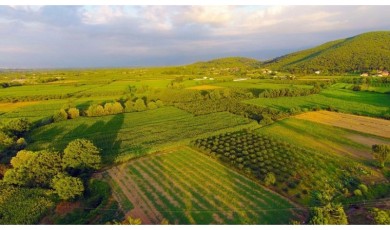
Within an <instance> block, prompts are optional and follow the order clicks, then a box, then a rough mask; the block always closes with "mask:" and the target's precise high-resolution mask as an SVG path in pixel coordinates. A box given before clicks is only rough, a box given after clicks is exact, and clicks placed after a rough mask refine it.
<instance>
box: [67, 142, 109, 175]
mask: <svg viewBox="0 0 390 230" xmlns="http://www.w3.org/2000/svg"><path fill="white" fill-rule="evenodd" d="M100 164H101V157H100V151H99V149H98V148H97V147H96V146H95V145H94V144H93V143H92V142H91V141H89V140H86V139H76V140H74V141H71V142H70V143H69V144H68V145H67V146H66V148H65V150H64V156H63V157H62V166H63V168H65V169H76V170H80V171H81V172H83V171H85V170H96V169H99V168H100Z"/></svg>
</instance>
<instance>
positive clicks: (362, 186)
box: [358, 184, 368, 194]
mask: <svg viewBox="0 0 390 230" xmlns="http://www.w3.org/2000/svg"><path fill="white" fill-rule="evenodd" d="M358 187H359V189H360V191H362V192H363V194H367V192H368V188H367V186H366V185H365V184H360V185H359V186H358Z"/></svg>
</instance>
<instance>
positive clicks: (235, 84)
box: [214, 80, 313, 89]
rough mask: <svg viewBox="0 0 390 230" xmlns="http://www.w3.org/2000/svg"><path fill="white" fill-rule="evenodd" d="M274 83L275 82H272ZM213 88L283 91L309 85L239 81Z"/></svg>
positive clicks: (220, 84)
mask: <svg viewBox="0 0 390 230" xmlns="http://www.w3.org/2000/svg"><path fill="white" fill-rule="evenodd" d="M274 82H275V81H274ZM214 85H215V86H223V87H239V88H251V89H285V88H305V89H311V88H313V86H311V85H294V84H277V83H267V82H262V81H258V80H253V81H249V80H248V81H239V82H222V83H216V84H214Z"/></svg>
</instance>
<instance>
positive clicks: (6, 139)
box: [0, 131, 14, 151]
mask: <svg viewBox="0 0 390 230" xmlns="http://www.w3.org/2000/svg"><path fill="white" fill-rule="evenodd" d="M13 144H14V139H13V138H12V137H10V136H9V135H7V134H6V133H5V132H2V131H0V151H1V150H2V149H3V148H8V147H10V146H12V145H13Z"/></svg>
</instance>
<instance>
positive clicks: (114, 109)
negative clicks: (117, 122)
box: [111, 102, 123, 114]
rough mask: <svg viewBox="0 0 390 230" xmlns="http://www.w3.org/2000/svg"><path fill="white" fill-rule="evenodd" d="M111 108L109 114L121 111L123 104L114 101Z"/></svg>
mask: <svg viewBox="0 0 390 230" xmlns="http://www.w3.org/2000/svg"><path fill="white" fill-rule="evenodd" d="M111 109H112V111H111V114H118V113H123V106H122V105H121V103H119V102H114V104H113V105H112V108H111Z"/></svg>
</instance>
